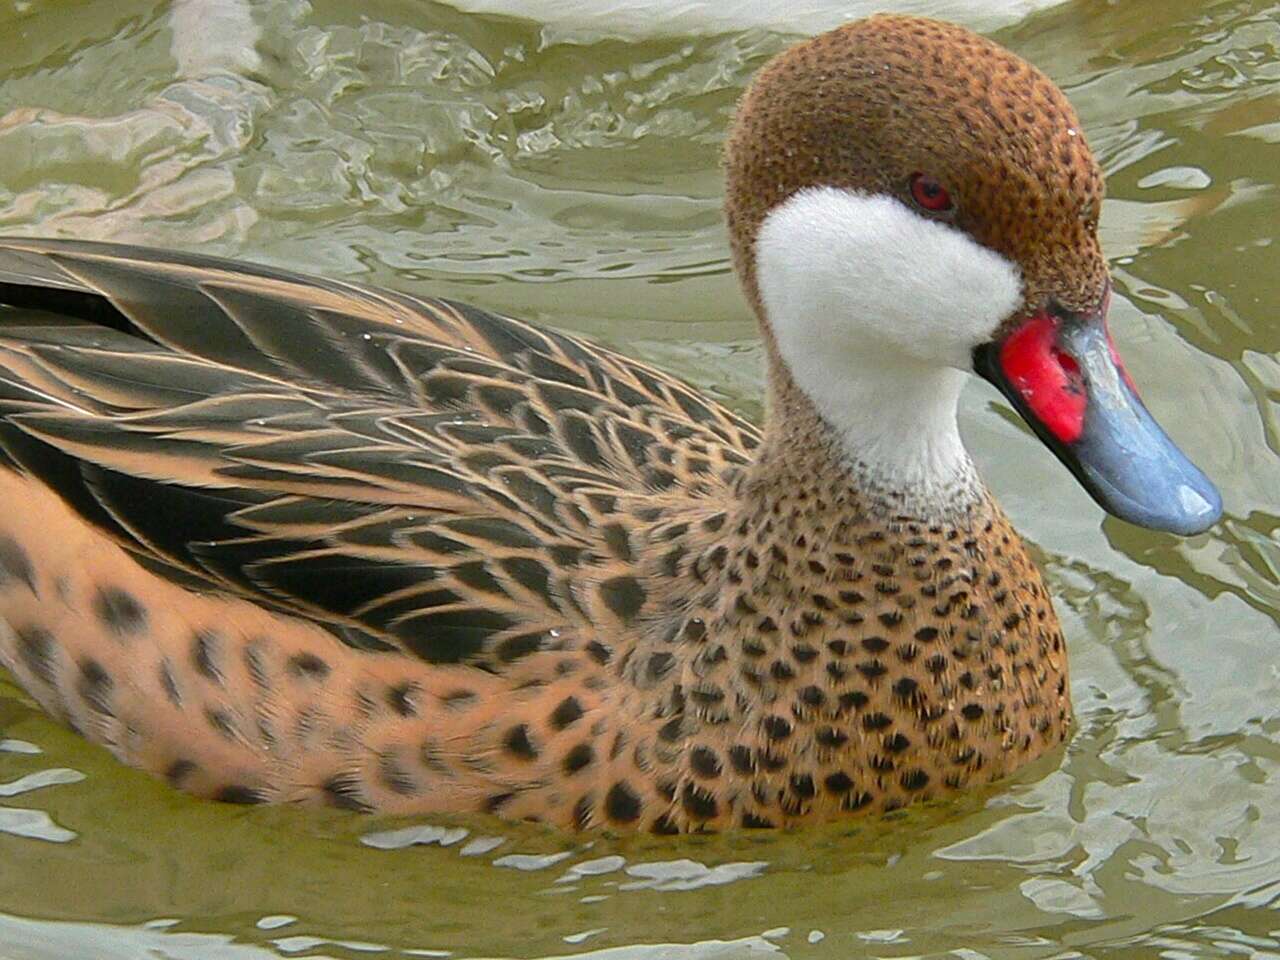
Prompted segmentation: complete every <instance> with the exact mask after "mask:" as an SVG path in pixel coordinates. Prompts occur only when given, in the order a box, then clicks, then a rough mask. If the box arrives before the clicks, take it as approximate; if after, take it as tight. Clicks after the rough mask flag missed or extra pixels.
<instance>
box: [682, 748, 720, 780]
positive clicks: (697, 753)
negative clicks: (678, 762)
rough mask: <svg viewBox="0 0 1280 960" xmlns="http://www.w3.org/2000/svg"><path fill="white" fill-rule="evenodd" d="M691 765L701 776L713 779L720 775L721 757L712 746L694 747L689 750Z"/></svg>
mask: <svg viewBox="0 0 1280 960" xmlns="http://www.w3.org/2000/svg"><path fill="white" fill-rule="evenodd" d="M689 766H690V767H691V768H692V769H693V772H694V773H696V774H697V775H698V776H700V777H704V778H706V779H713V778H715V777H718V776H720V771H721V769H722V768H721V765H720V758H719V757H718V756H716V752H715V751H714V750H712V749H711V748H710V747H694V748H693V749H692V750H691V751H689Z"/></svg>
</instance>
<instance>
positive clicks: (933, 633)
mask: <svg viewBox="0 0 1280 960" xmlns="http://www.w3.org/2000/svg"><path fill="white" fill-rule="evenodd" d="M916 639H917V640H919V641H920V642H921V643H932V642H933V641H934V640H937V639H938V628H937V627H921V628H920V629H919V630H917V631H916Z"/></svg>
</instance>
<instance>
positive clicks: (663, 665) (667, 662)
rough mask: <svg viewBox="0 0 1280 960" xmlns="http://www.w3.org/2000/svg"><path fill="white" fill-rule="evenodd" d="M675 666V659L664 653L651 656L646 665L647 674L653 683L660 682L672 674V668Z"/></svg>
mask: <svg viewBox="0 0 1280 960" xmlns="http://www.w3.org/2000/svg"><path fill="white" fill-rule="evenodd" d="M673 666H675V657H673V656H672V655H671V654H669V653H667V652H665V651H662V652H659V653H655V654H652V655H650V657H649V659H648V661H647V662H646V664H645V673H646V674H647V676H648V678H649V679H650V680H651V681H655V682H656V681H658V680H661V679H662V678H663V677H665V676H666V675H667V674H668V673H670V672H671V668H672V667H673Z"/></svg>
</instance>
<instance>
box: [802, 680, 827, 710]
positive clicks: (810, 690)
mask: <svg viewBox="0 0 1280 960" xmlns="http://www.w3.org/2000/svg"><path fill="white" fill-rule="evenodd" d="M798 699H799V700H800V702H801V703H802V704H804V705H805V706H806V707H814V708H817V707H821V706H822V705H823V704H824V703H826V700H827V695H826V694H825V693H823V692H822V689H821V688H820V687H816V686H813V685H810V686H807V687H804V688H803V689H801V691H800V694H799V697H798Z"/></svg>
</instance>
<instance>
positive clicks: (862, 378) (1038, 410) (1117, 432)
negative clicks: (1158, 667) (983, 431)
mask: <svg viewBox="0 0 1280 960" xmlns="http://www.w3.org/2000/svg"><path fill="white" fill-rule="evenodd" d="M726 177H727V192H726V210H727V215H728V223H729V229H730V236H731V239H732V244H733V252H734V260H735V265H736V267H737V269H738V272H739V275H740V277H741V278H742V280H743V283H744V287H745V289H746V292H747V295H748V298H749V299H750V300H751V301H752V303H753V305H754V307H755V309H756V312H757V314H758V315H759V317H760V319H761V324H762V329H763V332H764V336H765V342H766V345H767V348H768V355H769V359H770V388H771V389H770V393H771V401H770V406H771V418H776V417H778V416H779V415H782V416H785V408H786V407H788V406H794V405H795V404H796V403H797V402H807V403H808V404H811V406H812V408H813V410H815V411H816V413H817V414H818V415H819V417H820V419H821V420H822V421H823V422H824V423H826V424H827V425H829V427H830V428H831V429H832V430H833V431H834V432H835V434H836V435H837V436H838V437H839V438H840V441H841V443H842V444H843V446H844V451H845V454H846V456H847V458H848V459H849V460H850V461H851V462H852V463H853V464H854V465H855V467H856V469H857V470H859V471H860V472H861V473H862V474H863V477H864V480H865V482H867V483H870V484H872V485H879V486H882V487H885V488H893V489H898V490H902V491H906V492H907V493H908V494H909V496H908V497H907V499H908V500H911V499H914V500H915V501H916V503H917V504H918V505H919V504H923V505H926V506H928V507H931V508H933V507H936V508H940V509H945V508H946V506H947V504H949V503H953V502H955V503H958V502H961V501H963V500H964V499H965V498H966V497H969V498H971V497H972V496H973V495H974V490H975V489H980V485H979V484H977V481H976V479H975V478H974V475H973V471H972V464H971V463H970V461H969V459H968V456H967V454H966V453H965V451H964V448H963V446H962V445H961V443H960V439H959V435H958V431H957V429H956V403H957V400H958V397H959V391H960V388H961V386H962V385H963V382H964V379H965V376H966V374H970V373H975V372H976V373H978V374H979V375H981V376H983V377H985V378H986V379H988V380H990V381H991V382H992V383H993V384H995V385H996V387H998V388H999V389H1000V390H1001V392H1003V393H1004V394H1005V396H1006V397H1008V398H1009V400H1010V401H1011V402H1012V404H1013V406H1014V408H1015V409H1016V410H1017V412H1018V413H1019V414H1020V415H1021V416H1022V417H1023V418H1024V419H1025V420H1026V421H1027V423H1028V424H1029V425H1030V426H1031V428H1032V429H1033V430H1034V431H1035V433H1036V435H1037V436H1038V437H1039V438H1040V439H1041V440H1042V441H1043V442H1044V443H1045V444H1047V445H1048V446H1049V448H1050V449H1051V450H1053V452H1054V453H1055V454H1057V456H1058V457H1059V458H1060V459H1061V460H1062V462H1063V463H1065V464H1066V465H1067V467H1068V468H1069V469H1070V470H1071V471H1072V473H1073V474H1074V475H1075V476H1076V477H1077V478H1078V479H1079V481H1080V482H1081V483H1082V484H1083V485H1084V487H1085V489H1086V490H1088V492H1089V493H1090V494H1091V495H1092V496H1093V497H1094V499H1095V500H1097V502H1098V503H1099V504H1100V505H1101V506H1102V507H1103V508H1104V509H1106V510H1107V511H1109V512H1110V513H1112V514H1114V515H1116V516H1118V517H1121V518H1123V519H1125V520H1128V521H1131V522H1133V523H1137V524H1140V525H1142V526H1146V527H1150V528H1153V529H1157V530H1166V531H1171V532H1174V533H1179V534H1191V533H1196V532H1199V531H1201V530H1204V529H1206V528H1207V527H1208V526H1210V525H1211V524H1213V523H1214V522H1215V521H1216V520H1217V519H1218V517H1219V516H1220V514H1221V509H1222V507H1221V498H1220V497H1219V495H1218V492H1217V490H1216V489H1215V488H1214V486H1213V484H1212V483H1210V481H1209V480H1208V479H1207V478H1206V477H1205V476H1204V474H1203V473H1201V472H1200V470H1199V469H1197V468H1196V467H1195V466H1194V465H1193V464H1192V463H1191V462H1190V461H1189V460H1188V459H1187V458H1186V457H1185V456H1184V455H1183V454H1182V453H1181V451H1179V450H1178V448H1177V447H1176V446H1175V445H1174V444H1173V442H1172V441H1171V440H1170V439H1169V438H1168V436H1166V434H1165V433H1164V432H1163V431H1162V430H1161V429H1160V427H1159V426H1158V425H1157V424H1156V422H1155V421H1154V419H1153V418H1152V417H1151V415H1150V414H1149V413H1148V412H1147V409H1146V407H1145V406H1144V405H1143V403H1142V401H1141V400H1140V399H1139V396H1138V393H1137V390H1136V388H1135V387H1134V384H1133V382H1132V380H1131V379H1130V377H1129V375H1128V373H1127V372H1126V371H1125V369H1124V366H1123V363H1122V362H1121V360H1120V357H1119V354H1118V353H1117V352H1116V349H1115V346H1114V344H1113V342H1112V340H1111V336H1110V333H1109V332H1108V330H1107V322H1106V315H1107V307H1108V303H1109V300H1110V279H1109V276H1108V272H1107V267H1106V263H1105V261H1104V259H1103V256H1102V251H1101V247H1100V245H1099V242H1098V234H1097V226H1098V215H1099V211H1100V208H1101V205H1102V197H1103V177H1102V173H1101V170H1100V169H1099V167H1098V164H1097V163H1096V161H1095V160H1094V158H1093V155H1092V153H1091V152H1090V150H1089V147H1088V144H1087V143H1086V142H1085V137H1084V134H1083V131H1082V129H1081V126H1080V123H1079V120H1078V119H1077V118H1076V115H1075V112H1074V111H1073V110H1072V108H1071V105H1070V103H1068V101H1067V99H1066V97H1065V96H1064V95H1063V94H1062V92H1061V91H1060V90H1059V89H1058V88H1057V87H1056V86H1055V85H1054V84H1053V82H1052V81H1050V80H1049V79H1048V78H1047V77H1046V76H1044V75H1043V74H1042V73H1040V72H1039V71H1038V70H1036V69H1035V68H1034V67H1032V66H1030V65H1029V64H1027V63H1025V62H1024V61H1022V60H1021V59H1019V58H1018V57H1016V56H1014V55H1013V54H1011V53H1009V52H1008V51H1007V50H1004V49H1003V48H1001V47H999V46H998V45H996V44H994V43H992V42H990V41H988V40H986V39H984V38H982V37H980V36H978V35H976V34H974V33H971V32H970V31H968V30H965V29H962V28H960V27H956V26H953V25H950V24H945V23H940V22H937V21H933V20H926V19H920V18H914V17H899V16H878V17H871V18H869V19H866V20H862V21H858V22H855V23H851V24H848V25H846V26H845V27H842V28H840V29H837V30H834V31H832V32H830V33H827V34H824V35H822V36H819V37H816V38H814V39H812V40H809V41H806V42H804V43H801V44H799V45H798V46H796V47H793V48H792V49H791V50H789V51H787V52H786V53H784V54H782V55H781V56H780V57H778V58H777V59H775V60H774V61H773V62H772V63H770V64H769V65H768V66H767V67H765V69H764V70H762V71H761V73H760V74H759V75H758V76H757V78H756V80H755V81H754V83H753V84H752V86H751V88H750V89H749V90H748V92H747V94H746V95H745V97H744V99H743V102H742V104H741V106H740V109H739V112H738V116H737V120H736V122H735V126H734V129H733V131H732V134H731V136H730V139H729V143H728V146H727V149H726ZM798 397H799V398H802V400H797V398H798Z"/></svg>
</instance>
